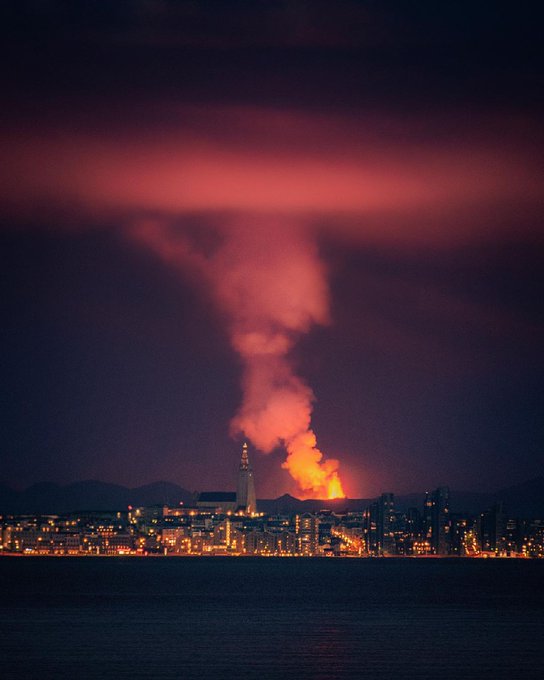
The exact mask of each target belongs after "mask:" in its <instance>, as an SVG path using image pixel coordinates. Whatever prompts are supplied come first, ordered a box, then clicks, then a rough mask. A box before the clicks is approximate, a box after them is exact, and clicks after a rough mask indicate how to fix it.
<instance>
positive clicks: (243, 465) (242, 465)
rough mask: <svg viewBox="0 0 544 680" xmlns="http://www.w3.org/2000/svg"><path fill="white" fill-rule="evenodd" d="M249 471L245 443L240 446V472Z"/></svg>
mask: <svg viewBox="0 0 544 680" xmlns="http://www.w3.org/2000/svg"><path fill="white" fill-rule="evenodd" d="M247 469H249V457H248V455H247V442H244V444H243V446H242V458H241V459H240V470H247Z"/></svg>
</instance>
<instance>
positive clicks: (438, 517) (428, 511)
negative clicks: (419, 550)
mask: <svg viewBox="0 0 544 680" xmlns="http://www.w3.org/2000/svg"><path fill="white" fill-rule="evenodd" d="M449 503H450V490H449V487H447V486H439V487H438V488H437V489H435V490H434V491H433V492H432V493H431V494H429V493H427V494H426V496H425V504H424V506H423V521H424V528H425V538H426V540H427V541H428V542H429V544H430V547H431V552H432V553H433V554H434V555H446V554H448V552H449V549H450V521H449Z"/></svg>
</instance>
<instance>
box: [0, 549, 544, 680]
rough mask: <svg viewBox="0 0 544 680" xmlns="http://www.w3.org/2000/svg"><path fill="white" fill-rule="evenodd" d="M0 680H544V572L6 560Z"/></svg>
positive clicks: (543, 564) (485, 567) (510, 564)
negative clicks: (110, 679)
mask: <svg viewBox="0 0 544 680" xmlns="http://www.w3.org/2000/svg"><path fill="white" fill-rule="evenodd" d="M0 579H1V580H0V584H1V604H0V677H1V678H3V679H4V680H7V679H11V678H17V679H20V678H25V679H26V678H40V679H43V678H51V679H55V680H57V679H62V678H74V679H86V678H93V679H94V678H112V679H113V678H116V679H117V678H176V679H177V678H179V679H188V680H192V679H196V678H198V679H199V680H207V679H208V678H209V679H219V680H221V679H223V678H229V680H230V679H238V678H240V679H245V680H253V679H254V678H255V679H258V680H268V679H270V680H272V679H274V680H275V679H280V678H282V679H283V678H287V679H290V678H292V679H293V680H294V679H297V680H298V679H306V678H308V679H312V680H321V679H322V680H335V679H337V678H338V679H340V678H351V679H353V678H362V679H367V680H373V679H374V678H380V679H382V678H383V679H386V678H387V679H389V678H391V679H393V678H395V679H398V678H400V679H404V678H410V679H413V680H418V679H424V678H425V679H427V678H429V679H430V678H433V679H436V678H440V679H441V680H447V679H450V678H451V679H453V678H455V679H461V678H462V679H464V680H466V679H471V678H478V679H480V680H481V679H487V678H489V679H491V678H493V679H494V680H496V679H499V678H509V679H510V680H512V679H514V680H517V679H518V678H519V679H524V680H532V679H535V680H536V679H537V678H538V679H539V680H542V678H544V561H540V562H531V561H523V560H519V561H518V560H459V559H455V560H445V559H440V560H437V559H419V560H413V559H370V560H369V559H366V560H358V559H311V558H310V559H296V558H294V559H285V558H283V559H282V558H238V559H236V558H213V557H211V558H207V557H206V558H160V557H159V558H47V557H36V558H33V557H28V558H27V557H24V558H9V557H2V558H0Z"/></svg>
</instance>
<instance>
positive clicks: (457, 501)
mask: <svg viewBox="0 0 544 680" xmlns="http://www.w3.org/2000/svg"><path fill="white" fill-rule="evenodd" d="M424 498H425V493H423V492H421V493H411V494H405V495H399V496H397V495H395V508H396V509H397V510H401V511H405V510H407V509H408V508H410V507H416V508H418V509H419V510H421V508H422V506H423V500H424ZM374 500H376V499H375V498H339V499H336V500H333V501H323V500H316V499H309V500H305V501H301V500H299V499H298V498H294V497H293V496H290V495H289V494H285V495H284V496H280V497H279V498H275V499H262V500H259V501H257V504H258V507H259V510H261V511H263V512H267V513H280V514H281V513H292V512H316V511H318V510H320V509H322V508H324V507H326V508H328V509H330V510H337V511H342V510H349V511H360V510H364V509H365V508H366V507H368V505H370V503H372V501H374ZM498 502H502V503H503V505H504V509H505V511H506V513H507V514H508V515H510V516H511V517H521V518H533V517H535V518H536V517H539V518H544V477H536V478H535V479H531V480H529V481H528V482H523V483H522V484H516V485H515V486H510V487H507V488H505V489H501V490H500V491H497V492H495V493H477V492H473V491H455V490H454V489H453V490H451V491H450V508H451V511H452V512H466V513H470V514H478V513H480V512H483V511H484V510H487V509H488V508H490V507H491V506H492V505H493V504H494V503H498Z"/></svg>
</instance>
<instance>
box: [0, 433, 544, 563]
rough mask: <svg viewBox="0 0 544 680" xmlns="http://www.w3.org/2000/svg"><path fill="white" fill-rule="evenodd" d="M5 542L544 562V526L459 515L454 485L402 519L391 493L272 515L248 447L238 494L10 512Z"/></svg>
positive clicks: (155, 551)
mask: <svg viewBox="0 0 544 680" xmlns="http://www.w3.org/2000/svg"><path fill="white" fill-rule="evenodd" d="M329 505H330V504H329ZM336 505H337V504H335V506H336ZM0 539H1V540H0V554H4V555H7V554H17V555H57V556H60V555H72V556H76V555H89V556H90V555H109V556H114V555H120V556H122V555H135V556H137V555H139V556H160V555H162V556H169V555H180V556H181V555H187V556H198V555H201V556H212V555H225V556H227V555H228V556H244V555H254V556H285V557H314V556H315V557H317V556H321V557H395V556H397V557H403V556H404V557H430V556H434V557H470V558H488V557H511V558H512V557H514V558H544V519H541V518H532V519H526V518H516V517H510V516H509V515H508V514H507V512H506V511H505V508H504V507H503V505H502V504H501V503H496V504H494V505H493V506H492V507H490V508H489V509H488V510H486V511H484V512H482V513H479V514H470V513H459V512H455V513H453V512H451V511H450V492H449V488H448V487H446V486H441V487H438V488H437V489H435V490H434V491H432V492H429V493H427V494H426V495H425V499H424V502H423V505H422V507H411V508H408V509H407V510H403V511H400V510H397V509H395V496H394V494H393V493H383V494H381V496H380V497H379V498H377V499H376V500H374V501H373V502H371V503H370V505H369V506H368V507H366V508H364V509H362V510H361V511H348V510H344V511H342V510H339V509H338V508H337V507H334V508H333V509H331V507H327V501H323V508H322V509H320V510H318V511H315V512H302V513H288V512H277V513H264V512H262V511H260V510H259V507H258V505H257V501H256V497H255V485H254V478H253V471H252V468H251V465H250V463H249V458H248V449H247V444H244V446H243V449H242V456H241V460H240V464H239V469H238V478H237V489H236V491H233V492H224V491H219V492H213V491H205V492H201V493H199V494H197V495H196V496H195V499H194V503H188V504H179V505H175V506H173V505H167V504H158V505H152V506H146V507H132V506H129V507H127V508H125V509H122V510H121V509H114V510H111V511H108V512H105V511H92V510H88V511H84V512H83V511H79V512H75V511H74V512H69V513H62V514H25V515H8V514H6V515H4V516H1V517H0Z"/></svg>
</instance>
